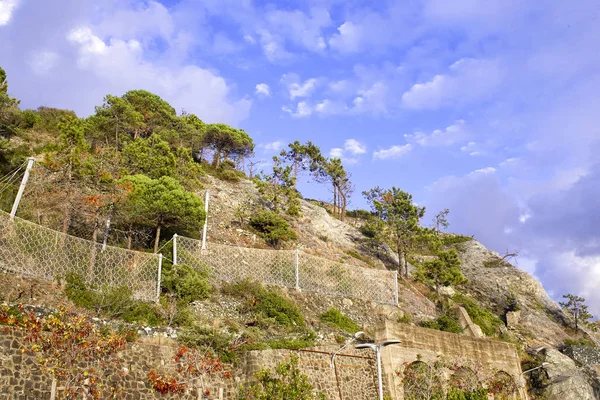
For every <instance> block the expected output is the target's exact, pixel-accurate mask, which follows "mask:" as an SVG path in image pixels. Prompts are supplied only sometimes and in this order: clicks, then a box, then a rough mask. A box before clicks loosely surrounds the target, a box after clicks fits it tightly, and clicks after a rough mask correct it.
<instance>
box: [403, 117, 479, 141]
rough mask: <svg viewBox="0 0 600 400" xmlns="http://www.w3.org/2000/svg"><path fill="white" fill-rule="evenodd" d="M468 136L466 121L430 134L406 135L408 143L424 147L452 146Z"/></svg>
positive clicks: (416, 133) (459, 121)
mask: <svg viewBox="0 0 600 400" xmlns="http://www.w3.org/2000/svg"><path fill="white" fill-rule="evenodd" d="M466 136H467V133H466V130H465V121H464V120H462V119H460V120H458V121H456V122H455V123H454V124H452V125H450V126H448V127H446V128H445V129H444V130H440V129H436V130H434V131H433V132H431V133H430V134H426V133H423V132H415V133H413V134H406V135H404V137H405V138H406V140H407V141H409V142H411V143H416V144H418V145H420V146H423V147H440V146H450V145H453V144H455V143H458V142H461V141H463V140H465V138H466Z"/></svg>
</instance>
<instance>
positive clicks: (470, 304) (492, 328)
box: [452, 293, 503, 336]
mask: <svg viewBox="0 0 600 400" xmlns="http://www.w3.org/2000/svg"><path fill="white" fill-rule="evenodd" d="M452 300H453V301H454V302H456V303H458V304H460V305H462V306H463V307H464V308H465V310H466V311H467V314H469V317H471V320H472V321H473V322H474V323H475V324H477V325H479V326H480V327H481V330H482V331H483V333H485V334H486V335H487V336H493V335H494V334H495V333H496V331H497V329H498V327H499V326H500V325H503V322H502V320H501V319H500V318H498V317H497V316H495V315H494V314H492V313H491V312H490V311H488V310H486V309H483V308H481V307H480V306H479V304H477V302H476V301H475V300H473V299H472V298H470V297H468V296H465V295H463V294H462V293H456V294H455V295H454V296H452Z"/></svg>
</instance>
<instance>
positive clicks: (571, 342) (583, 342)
mask: <svg viewBox="0 0 600 400" xmlns="http://www.w3.org/2000/svg"><path fill="white" fill-rule="evenodd" d="M564 345H565V346H587V347H596V344H595V343H594V342H592V341H591V340H587V339H584V338H579V339H565V341H564Z"/></svg>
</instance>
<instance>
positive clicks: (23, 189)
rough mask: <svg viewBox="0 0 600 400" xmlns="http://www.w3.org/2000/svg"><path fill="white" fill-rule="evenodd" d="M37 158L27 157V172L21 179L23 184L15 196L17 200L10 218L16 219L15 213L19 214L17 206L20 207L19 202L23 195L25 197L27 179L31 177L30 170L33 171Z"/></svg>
mask: <svg viewBox="0 0 600 400" xmlns="http://www.w3.org/2000/svg"><path fill="white" fill-rule="evenodd" d="M34 161H35V158H33V157H29V158H28V159H27V167H26V168H25V174H23V179H22V180H21V186H19V191H18V192H17V197H15V202H14V203H13V206H12V210H11V211H10V219H11V220H13V219H15V215H17V208H19V203H20V202H21V197H23V192H24V191H25V186H26V185H27V180H28V179H29V172H30V171H31V167H33V163H34Z"/></svg>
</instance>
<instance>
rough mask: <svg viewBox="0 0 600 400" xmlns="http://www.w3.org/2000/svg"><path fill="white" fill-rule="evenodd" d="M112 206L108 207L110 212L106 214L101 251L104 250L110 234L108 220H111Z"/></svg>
mask: <svg viewBox="0 0 600 400" xmlns="http://www.w3.org/2000/svg"><path fill="white" fill-rule="evenodd" d="M112 211H113V205H112V204H111V205H110V212H109V213H108V218H107V219H106V228H104V239H103V240H102V251H104V250H106V245H107V244H108V234H109V233H110V220H111V218H112Z"/></svg>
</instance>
